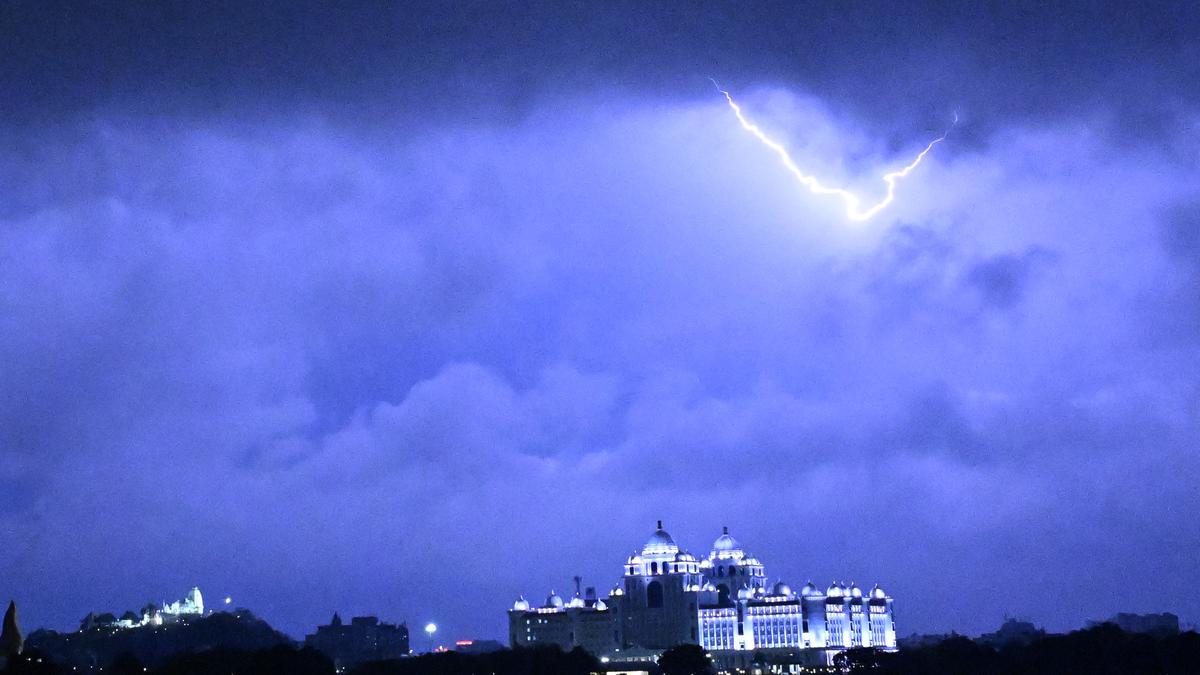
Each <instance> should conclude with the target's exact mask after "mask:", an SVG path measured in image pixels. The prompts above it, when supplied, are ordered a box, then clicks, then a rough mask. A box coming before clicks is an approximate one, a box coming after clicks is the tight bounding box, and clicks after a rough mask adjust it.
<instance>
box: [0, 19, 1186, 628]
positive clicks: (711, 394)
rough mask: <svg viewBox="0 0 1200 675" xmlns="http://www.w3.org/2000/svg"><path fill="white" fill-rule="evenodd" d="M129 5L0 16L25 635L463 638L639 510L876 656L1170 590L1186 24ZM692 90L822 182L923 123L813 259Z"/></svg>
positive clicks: (1180, 360) (7, 475)
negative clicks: (775, 140)
mask: <svg viewBox="0 0 1200 675" xmlns="http://www.w3.org/2000/svg"><path fill="white" fill-rule="evenodd" d="M132 7H133V8H132V9H130V8H128V7H122V8H118V9H113V8H108V7H103V6H90V5H82V4H78V5H67V6H61V7H51V8H49V9H46V8H45V7H39V6H34V5H20V4H17V5H12V4H10V5H6V6H5V8H4V9H3V10H2V11H3V17H4V21H6V22H7V23H6V24H5V31H6V33H7V34H8V35H9V37H11V38H13V39H11V40H6V41H5V43H4V44H5V49H7V50H8V54H7V56H13V57H14V58H12V59H4V63H5V65H4V71H3V73H4V78H5V83H6V85H12V91H15V92H17V93H18V94H19V95H18V96H16V97H14V98H10V99H6V104H5V105H6V106H8V107H7V108H6V109H7V110H8V111H9V112H10V113H12V115H11V121H10V123H9V124H7V125H6V126H5V127H4V137H5V138H6V141H7V142H6V143H5V145H4V146H3V147H2V148H0V182H2V184H3V186H4V194H3V199H2V200H0V310H2V311H0V328H2V330H0V459H2V460H3V461H2V462H0V526H2V527H3V528H4V532H5V540H6V541H13V542H17V543H16V544H15V548H14V552H13V554H12V555H9V556H5V557H2V558H0V579H17V580H20V583H19V585H15V586H13V587H12V589H11V590H10V589H9V588H8V587H5V588H0V593H3V592H4V591H10V593H12V594H14V595H16V596H17V597H18V600H19V601H20V602H21V603H22V605H23V607H28V609H25V610H24V611H26V613H27V616H30V617H31V620H32V621H34V622H35V623H50V624H53V625H57V626H65V625H69V624H70V623H71V622H72V621H73V620H74V619H76V618H77V616H79V615H82V614H83V613H85V612H86V611H87V610H90V609H96V608H109V609H115V608H122V607H124V606H126V605H131V604H137V603H139V602H142V601H144V600H145V597H146V595H147V594H150V595H151V596H154V597H157V596H170V595H172V594H175V593H178V592H180V589H183V588H186V587H187V586H188V585H189V584H192V583H200V584H201V585H202V587H204V589H205V591H206V592H210V593H213V594H216V595H224V594H226V593H228V594H231V595H234V596H235V597H237V598H238V600H239V603H243V604H246V605H248V606H250V607H253V608H255V609H256V610H259V611H261V612H262V613H263V614H264V615H265V616H267V618H269V619H270V620H272V621H275V622H278V623H280V624H281V625H282V626H283V627H284V628H286V629H288V630H290V631H292V632H293V633H297V634H298V633H300V632H301V631H303V630H305V629H307V628H309V627H311V625H312V624H313V623H314V622H316V621H318V620H323V619H324V618H325V617H326V615H327V614H328V611H329V610H330V609H331V608H334V607H337V608H341V609H344V610H346V611H350V612H369V613H377V614H381V615H383V616H385V617H388V618H396V619H402V618H408V619H410V620H420V619H424V618H437V619H438V620H439V623H441V624H443V625H444V626H445V627H446V628H447V630H448V631H450V632H451V633H452V634H454V635H456V636H457V635H462V636H467V635H470V636H477V635H480V634H482V635H497V634H499V633H500V631H501V624H502V619H503V615H502V610H503V608H504V607H505V606H507V603H509V602H511V599H512V597H511V596H515V594H517V593H519V592H520V593H526V594H527V595H529V596H531V594H534V593H537V592H545V591H547V590H548V587H549V586H563V585H564V584H566V583H568V582H569V579H570V577H571V576H572V575H573V574H575V573H582V574H584V575H585V576H586V577H587V578H588V579H589V581H590V582H594V583H596V584H598V585H600V586H601V587H604V585H605V584H607V583H610V582H611V581H612V580H613V577H614V575H615V573H616V572H617V570H618V568H619V559H620V558H621V556H623V555H625V554H627V553H628V551H629V550H630V549H631V548H633V547H634V546H636V545H637V544H638V543H639V542H640V541H641V540H642V538H643V537H644V536H645V534H646V532H645V530H646V527H647V524H649V523H652V522H653V521H654V520H655V519H657V518H660V517H665V518H666V519H667V520H668V524H669V525H671V528H672V531H673V532H674V533H675V534H676V536H677V537H678V538H679V539H681V540H682V541H685V542H686V543H687V544H688V545H689V546H691V547H693V548H695V549H702V548H704V547H705V546H706V545H707V542H708V540H709V539H710V538H711V537H712V536H714V535H715V534H716V530H717V528H719V527H720V526H721V525H723V524H728V525H730V526H732V527H734V528H735V530H736V531H737V532H738V534H739V536H740V537H741V538H742V539H743V540H745V541H747V542H748V543H750V544H751V545H752V548H754V550H755V552H756V553H757V554H758V555H759V556H760V557H762V558H763V559H764V560H766V562H767V564H768V565H770V566H771V568H772V573H773V574H778V575H780V576H783V577H786V578H788V579H790V580H793V581H795V582H802V581H803V580H804V579H806V578H809V577H811V578H814V579H816V580H817V581H819V582H822V583H824V582H826V581H827V580H828V579H831V578H834V577H839V578H848V577H853V578H856V579H859V580H866V579H871V580H876V579H877V580H879V581H881V582H883V583H884V584H885V586H887V587H888V588H889V590H891V591H892V592H894V593H895V595H896V596H897V597H898V598H899V599H900V600H899V601H900V602H903V603H905V607H906V609H905V616H906V617H908V618H907V619H906V621H907V622H909V623H907V624H906V625H904V626H901V630H902V631H903V632H908V631H910V630H934V629H949V628H956V629H958V630H960V631H967V632H971V631H979V630H983V629H987V628H991V627H992V625H993V623H994V621H993V619H995V618H997V617H999V616H1000V615H1001V613H1003V612H1006V611H1007V612H1011V613H1015V614H1022V615H1028V616H1031V617H1033V618H1035V619H1037V620H1039V621H1046V622H1049V623H1050V624H1051V625H1052V626H1053V627H1066V626H1071V625H1077V624H1078V623H1079V622H1080V621H1081V620H1082V619H1083V618H1094V617H1102V616H1105V615H1107V614H1111V613H1112V612H1114V611H1117V610H1164V609H1166V610H1174V611H1179V612H1182V613H1183V614H1184V616H1185V618H1187V617H1189V616H1195V615H1196V614H1197V613H1198V612H1200V607H1197V606H1196V605H1195V603H1194V602H1193V601H1192V600H1189V599H1188V598H1185V597H1182V596H1179V597H1175V596H1172V597H1170V598H1168V599H1167V600H1162V596H1159V595H1156V596H1153V601H1151V599H1148V598H1150V596H1148V595H1146V594H1144V593H1142V592H1141V591H1140V589H1139V588H1138V587H1137V586H1136V585H1130V584H1129V583H1128V575H1129V570H1130V569H1138V570H1145V571H1146V574H1147V575H1148V576H1147V577H1146V578H1153V579H1154V585H1155V586H1156V587H1169V588H1186V587H1190V586H1192V585H1194V583H1195V582H1196V579H1194V570H1193V568H1192V566H1189V565H1185V564H1181V563H1180V561H1179V554H1178V551H1179V550H1186V549H1187V544H1188V542H1194V541H1196V540H1197V537H1198V535H1200V532H1197V529H1196V524H1195V522H1193V519H1191V518H1189V517H1188V514H1190V513H1194V511H1195V509H1196V508H1197V507H1198V506H1200V504H1197V503H1196V500H1197V497H1196V494H1197V493H1196V491H1195V490H1193V489H1191V488H1193V487H1194V485H1195V484H1196V482H1197V478H1198V476H1197V471H1196V468H1195V467H1196V464H1195V462H1194V451H1195V447H1194V439H1195V438H1196V437H1198V436H1200V429H1198V428H1197V426H1198V425H1197V419H1198V414H1200V410H1198V406H1200V390H1198V389H1197V386H1196V384H1195V383H1196V382H1197V381H1198V379H1200V378H1198V375H1200V373H1197V372H1196V369H1197V367H1196V365H1195V364H1196V363H1198V362H1200V358H1197V357H1200V354H1197V350H1198V349H1200V344H1198V343H1197V342H1196V341H1195V339H1194V338H1195V332H1194V331H1191V332H1189V326H1194V325H1196V324H1195V323H1194V321H1195V317H1197V316H1200V313H1198V312H1197V297H1196V294H1195V292H1194V290H1195V288H1196V286H1195V280H1196V278H1197V269H1198V263H1197V257H1196V255H1195V249H1196V246H1195V243H1196V240H1197V237H1196V236H1195V231H1196V228H1195V225H1196V222H1197V221H1196V218H1195V209H1194V208H1192V207H1191V206H1188V205H1189V204H1194V203H1195V193H1194V185H1195V184H1196V179H1197V178H1198V175H1197V174H1198V171H1197V166H1196V164H1195V160H1194V156H1195V151H1196V150H1200V137H1198V136H1197V135H1196V132H1195V129H1196V128H1197V127H1195V124H1194V121H1195V120H1196V119H1200V113H1198V112H1197V107H1196V105H1195V91H1193V89H1194V82H1190V81H1188V80H1187V76H1188V75H1189V73H1191V72H1192V69H1194V68H1195V63H1196V60H1187V59H1185V58H1181V57H1182V56H1186V54H1187V53H1188V50H1190V49H1194V47H1193V46H1192V45H1191V43H1189V42H1188V41H1186V40H1184V39H1182V37H1183V36H1184V35H1186V34H1187V33H1188V32H1189V30H1190V28H1191V27H1194V26H1195V21H1194V17H1193V16H1191V15H1190V14H1189V13H1194V11H1195V9H1194V8H1192V7H1188V6H1182V7H1178V8H1176V10H1177V11H1174V12H1173V13H1166V12H1163V11H1161V8H1152V7H1146V6H1140V7H1139V8H1138V9H1136V10H1128V11H1129V12H1130V14H1129V15H1128V16H1126V17H1124V18H1125V19H1127V20H1125V21H1123V22H1120V23H1119V24H1118V23H1116V22H1113V21H1112V20H1111V19H1112V18H1113V16H1115V14H1117V13H1119V12H1122V11H1126V10H1124V9H1119V8H1116V7H1113V8H1101V9H1099V10H1097V12H1096V14H1095V16H1093V17H1091V18H1088V16H1087V15H1085V13H1083V12H1079V13H1071V12H1067V11H1065V10H1059V9H1045V8H1041V7H1040V6H1033V5H1030V6H1020V5H1010V4H1005V5H1004V6H1003V7H999V6H998V7H996V8H994V9H995V11H984V10H981V9H979V8H973V9H971V10H970V11H968V10H966V9H962V8H959V9H944V8H937V7H926V8H913V9H912V10H911V11H906V12H903V13H897V14H895V15H886V14H880V13H879V11H878V10H877V9H876V8H870V7H868V6H865V5H864V6H855V7H849V8H847V7H845V6H844V5H830V6H828V7H821V6H811V5H810V6H805V7H804V8H803V9H802V10H795V9H794V8H791V7H785V6H779V7H767V6H756V7H752V8H750V9H744V8H740V7H735V6H733V5H728V6H699V7H695V8H690V9H689V11H682V10H678V9H673V8H658V9H656V10H648V9H645V8H642V7H636V8H635V7H629V8H626V9H627V10H628V11H621V8H617V7H608V8H601V9H596V8H594V7H591V6H586V7H585V6H574V7H572V6H563V5H558V4H557V3H556V4H555V5H554V6H553V7H532V8H531V7H527V6H522V7H502V6H493V5H490V4H489V5H487V6H486V7H472V6H469V5H456V6H453V7H449V6H448V7H442V8H437V9H427V10H425V11H409V10H407V9H405V10H402V9H398V8H395V7H393V6H391V5H388V6H385V7H371V6H367V5H360V6H357V7H356V8H355V9H353V10H347V11H346V12H345V13H338V14H336V15H331V14H328V10H323V9H318V8H310V9H302V10H301V11H295V12H292V11H287V12H285V11H283V10H279V11H275V10H270V9H266V8H264V6H262V5H260V6H257V7H250V6H247V5H242V4H238V5H236V6H229V7H223V8H217V9H214V8H213V7H212V6H209V5H204V6H190V7H189V6H184V5H158V4H156V5H134V6H132ZM568 19H570V20H568ZM1085 19H1086V20H1085ZM85 24H86V25H85ZM664 36H667V37H668V38H670V39H665V38H664ZM351 47H352V48H351ZM818 54H820V55H821V56H822V57H823V58H816V56H815V55H818ZM863 54H869V55H870V56H869V57H864V56H863ZM18 57H19V58H18ZM1002 64H1007V65H1002ZM698 71H703V72H698ZM731 72H733V73H736V74H735V75H733V77H736V78H737V79H738V80H741V81H742V82H744V83H745V84H744V85H741V86H739V87H738V91H739V96H741V97H742V100H743V102H744V103H745V104H746V105H747V106H748V109H750V110H753V111H754V112H755V114H756V115H758V116H759V117H760V119H761V121H762V122H763V124H764V125H765V126H766V127H767V128H769V129H770V130H771V131H772V132H773V133H777V134H779V135H780V137H781V138H785V139H786V140H787V142H788V144H789V147H792V148H795V149H797V152H798V153H802V155H803V156H804V158H805V159H806V161H809V162H811V163H812V164H813V167H814V169H815V170H819V171H821V172H822V173H823V175H829V176H832V177H835V178H837V179H839V180H846V181H853V180H855V179H856V176H857V175H858V174H859V173H866V174H871V175H874V174H875V173H877V170H878V169H879V168H880V167H882V166H892V165H894V164H895V163H896V162H897V161H898V159H897V158H900V157H907V156H909V152H910V151H912V150H913V145H914V144H919V143H921V142H923V141H924V139H925V138H926V137H927V135H928V134H927V133H926V131H925V130H924V126H925V125H929V124H932V123H931V122H930V120H937V119H940V116H942V115H943V114H944V113H945V108H946V107H947V106H948V105H950V104H952V103H955V102H960V101H963V100H966V101H967V102H968V103H969V104H970V106H969V107H970V110H969V111H964V112H969V114H968V115H964V118H965V120H966V121H964V123H963V125H962V126H961V127H960V129H959V130H956V132H955V134H956V135H955V136H952V138H951V140H950V141H948V142H947V143H946V144H944V145H941V146H938V148H937V151H936V152H935V153H933V154H931V155H930V157H929V159H928V161H927V162H926V163H925V164H923V165H922V167H921V170H920V172H919V173H917V174H914V175H913V176H912V177H911V178H910V179H907V180H906V182H904V183H903V184H902V188H901V198H900V199H898V200H897V203H896V204H894V205H893V207H892V208H891V210H889V211H888V212H887V216H886V217H885V218H883V219H881V220H877V221H872V222H871V223H868V224H865V225H859V226H848V225H847V224H846V223H845V222H844V221H843V219H842V218H841V217H840V215H839V214H838V212H837V211H836V210H835V207H834V206H832V205H830V204H829V203H828V202H826V201H823V200H821V199H819V198H814V197H812V196H811V195H808V194H806V193H804V192H803V191H801V190H799V189H797V186H796V184H795V183H794V182H793V181H792V180H791V179H790V177H789V176H787V175H786V173H784V172H782V171H780V170H779V169H778V166H777V164H776V163H775V162H774V159H773V158H771V157H770V156H769V155H768V154H764V152H763V149H762V147H761V146H758V145H757V144H755V143H754V142H753V141H752V139H749V138H748V137H747V136H746V135H745V134H743V133H742V132H741V131H740V130H739V129H738V128H737V127H736V124H735V122H734V121H733V120H732V119H731V117H730V115H729V111H728V109H726V108H725V107H724V106H723V105H722V102H721V101H720V100H719V98H718V97H716V96H713V95H711V89H710V88H709V87H710V85H709V84H708V83H707V82H706V81H705V80H704V79H703V78H704V76H707V75H709V74H714V73H715V74H718V75H722V76H723V77H724V75H725V74H727V73H731ZM681 74H682V75H681ZM930 74H936V75H937V78H935V79H933V80H930V79H929V78H928V77H925V76H927V75H930ZM1068 75H1070V77H1068ZM688 78H692V79H688ZM755 83H774V84H767V85H765V86H760V85H757V84H755ZM789 83H790V85H789ZM1166 83H1174V84H1178V85H1179V86H1178V87H1176V89H1175V90H1173V91H1172V92H1171V94H1170V95H1169V96H1168V98H1169V99H1170V100H1169V101H1167V102H1165V103H1164V106H1163V109H1164V110H1167V111H1169V113H1168V114H1169V119H1168V120H1167V121H1163V122H1162V123H1155V124H1146V125H1142V127H1143V129H1142V131H1139V132H1137V133H1135V134H1134V135H1133V136H1130V135H1129V133H1128V132H1129V131H1130V128H1128V127H1127V126H1123V125H1125V124H1126V122H1127V121H1128V120H1129V119H1132V117H1131V116H1130V113H1128V112H1126V111H1124V109H1123V108H1122V107H1121V106H1120V105H1118V104H1117V103H1115V99H1116V98H1119V96H1118V94H1121V93H1122V92H1124V93H1128V94H1130V95H1131V96H1132V95H1137V96H1141V95H1142V94H1144V93H1145V92H1147V91H1150V90H1152V89H1154V88H1156V87H1159V86H1161V85H1164V84H1166ZM1051 84H1056V85H1058V89H1057V90H1053V88H1052V87H1051ZM1126 87H1128V88H1126ZM617 92H619V93H617ZM958 97H963V98H958ZM905 101H907V102H905ZM985 104H986V105H985ZM1067 113H1070V114H1067ZM972 119H974V120H978V123H973V122H972V121H970V120H972ZM1180 120H1185V121H1187V120H1190V122H1189V124H1180ZM938 125H940V122H938ZM935 126H936V125H935ZM933 133H940V129H938V130H937V131H935V132H933ZM1139 134H1140V135H1139ZM1147 138H1149V139H1150V140H1153V141H1154V142H1153V143H1144V142H1141V141H1144V140H1146V139H1147ZM1139 139H1140V140H1139ZM864 186H865V189H877V188H878V186H877V185H875V184H873V183H871V182H864ZM1187 317H1191V318H1187ZM1189 321H1191V322H1192V323H1189ZM1131 476H1143V477H1144V476H1153V477H1154V484H1155V489H1154V490H1153V492H1152V493H1151V492H1148V491H1145V490H1140V489H1138V488H1137V487H1136V486H1131V484H1130V477H1131ZM851 495H852V496H851ZM981 588H982V589H986V590H988V591H989V592H987V593H985V592H978V593H970V594H968V595H967V596H964V595H963V593H964V592H967V591H978V590H979V589H981ZM993 591H994V592H993ZM531 597H532V596H531ZM964 597H966V598H967V599H966V600H964ZM1047 598H1051V599H1053V600H1055V602H1054V603H1049V604H1048V603H1047ZM1059 601H1061V602H1059ZM998 603H1000V604H998ZM1055 608H1060V609H1055Z"/></svg>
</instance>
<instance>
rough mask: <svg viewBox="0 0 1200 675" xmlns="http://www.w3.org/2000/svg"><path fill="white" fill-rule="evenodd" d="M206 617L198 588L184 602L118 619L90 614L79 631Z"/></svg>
mask: <svg viewBox="0 0 1200 675" xmlns="http://www.w3.org/2000/svg"><path fill="white" fill-rule="evenodd" d="M199 616H204V596H202V595H200V589H199V588H198V587H196V586H193V587H192V590H190V591H188V593H187V595H185V596H184V597H183V599H182V600H176V601H175V602H164V603H163V604H162V606H161V607H159V606H157V605H155V604H153V603H151V604H148V605H146V606H145V607H143V608H142V609H141V611H140V612H132V611H130V612H125V614H123V615H122V616H121V618H120V619H118V618H117V617H116V616H115V615H113V614H110V613H107V612H106V613H103V614H88V615H87V616H85V617H83V621H82V622H80V624H79V630H91V629H93V628H97V627H101V628H138V627H140V626H150V625H153V626H161V625H163V624H164V623H175V622H177V621H180V620H183V619H186V618H187V617H199Z"/></svg>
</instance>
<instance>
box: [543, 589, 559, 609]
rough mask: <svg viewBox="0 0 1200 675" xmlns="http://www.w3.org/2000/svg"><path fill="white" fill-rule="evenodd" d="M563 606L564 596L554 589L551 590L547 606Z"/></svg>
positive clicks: (556, 607)
mask: <svg viewBox="0 0 1200 675" xmlns="http://www.w3.org/2000/svg"><path fill="white" fill-rule="evenodd" d="M562 606H563V599H562V596H560V595H559V594H558V593H555V592H554V591H550V596H549V597H548V598H546V607H553V608H555V609H558V608H561V607H562Z"/></svg>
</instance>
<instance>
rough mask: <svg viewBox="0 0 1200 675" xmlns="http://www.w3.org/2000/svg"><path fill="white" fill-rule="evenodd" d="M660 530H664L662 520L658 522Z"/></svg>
mask: <svg viewBox="0 0 1200 675" xmlns="http://www.w3.org/2000/svg"><path fill="white" fill-rule="evenodd" d="M658 529H660V530H661V529H662V521H661V520H660V521H658Z"/></svg>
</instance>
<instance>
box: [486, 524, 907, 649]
mask: <svg viewBox="0 0 1200 675" xmlns="http://www.w3.org/2000/svg"><path fill="white" fill-rule="evenodd" d="M623 576H624V578H623V579H622V582H621V583H620V584H618V585H617V586H616V587H614V588H613V589H612V591H611V592H610V593H609V595H608V597H607V598H606V599H603V600H601V599H599V598H597V597H596V593H595V590H594V589H593V588H588V589H587V593H586V594H585V595H584V596H583V597H582V598H581V597H580V593H579V588H578V586H579V579H578V577H577V578H576V592H575V597H574V598H573V599H572V600H571V601H570V602H568V603H564V602H563V600H562V598H561V597H559V596H557V595H555V594H554V593H553V591H552V592H551V597H550V598H549V599H548V600H547V602H546V605H545V606H543V607H538V608H533V607H530V603H528V602H526V601H525V600H524V598H520V599H518V601H517V602H516V603H515V604H514V605H513V608H512V609H511V610H509V613H508V616H509V638H510V642H511V643H512V645H513V646H514V647H516V646H534V645H539V644H557V645H559V646H561V647H563V648H564V649H571V648H574V647H577V646H578V647H583V648H584V649H586V650H588V651H590V652H592V653H593V654H595V655H597V656H601V657H608V658H611V659H613V660H625V659H629V658H631V657H632V656H633V655H635V654H636V655H639V656H646V655H653V654H654V653H657V652H661V651H662V650H665V649H669V648H670V647H673V646H675V645H679V644H699V645H700V646H702V647H704V648H705V649H706V650H707V651H708V652H709V653H710V654H712V656H713V658H714V660H715V661H716V662H717V664H718V665H720V666H721V667H723V668H746V667H748V666H749V665H750V662H751V660H752V658H753V657H754V655H755V654H760V653H761V654H766V655H770V656H771V657H772V658H773V659H776V660H778V659H783V661H786V662H788V663H792V664H795V665H800V666H828V665H831V664H832V663H833V658H834V656H836V655H837V654H838V653H839V652H842V651H845V650H847V649H851V648H854V647H875V648H877V649H884V650H889V651H890V650H894V649H895V648H896V627H895V623H894V621H893V615H892V598H891V597H889V596H888V595H887V594H886V593H885V592H884V591H883V589H881V588H880V587H879V586H878V585H875V586H874V587H873V588H872V589H871V591H870V592H869V593H863V591H862V590H861V588H860V587H859V586H858V585H856V584H854V583H853V582H851V583H850V584H849V585H847V584H844V583H841V582H837V581H835V582H833V583H832V584H831V585H830V586H829V588H828V590H827V591H825V592H822V591H821V590H820V589H819V588H818V587H817V586H816V585H814V584H813V583H812V582H811V581H809V582H808V583H806V584H805V585H804V586H803V587H802V588H801V589H800V592H799V593H798V594H797V593H795V592H793V591H792V587H791V586H790V585H788V584H787V583H785V582H784V581H783V580H778V581H777V582H776V583H775V584H773V585H770V586H768V584H767V580H766V579H767V577H766V571H765V567H764V565H763V564H762V562H760V561H759V560H758V559H757V558H755V557H754V556H753V555H751V554H749V553H748V552H747V551H746V549H745V548H743V547H742V545H741V544H740V543H739V542H738V541H737V540H736V539H734V538H733V536H732V535H730V534H729V528H724V529H723V531H722V533H721V535H720V536H719V537H717V539H716V540H715V541H714V542H713V545H712V548H711V550H710V551H709V554H708V556H707V557H706V558H704V559H698V558H696V557H695V556H693V555H692V554H691V553H688V552H687V551H686V550H684V549H682V548H680V547H679V545H678V544H676V543H675V540H674V538H672V537H671V535H670V534H669V533H668V532H667V531H666V530H665V529H663V524H662V521H659V523H658V527H657V528H656V529H655V531H654V532H653V533H652V534H651V535H650V538H649V539H648V540H647V541H646V543H645V545H643V546H642V547H641V549H639V550H636V551H634V552H633V554H632V555H630V556H629V557H628V558H627V559H626V560H625V568H624V575H623ZM647 658H648V656H647Z"/></svg>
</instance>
